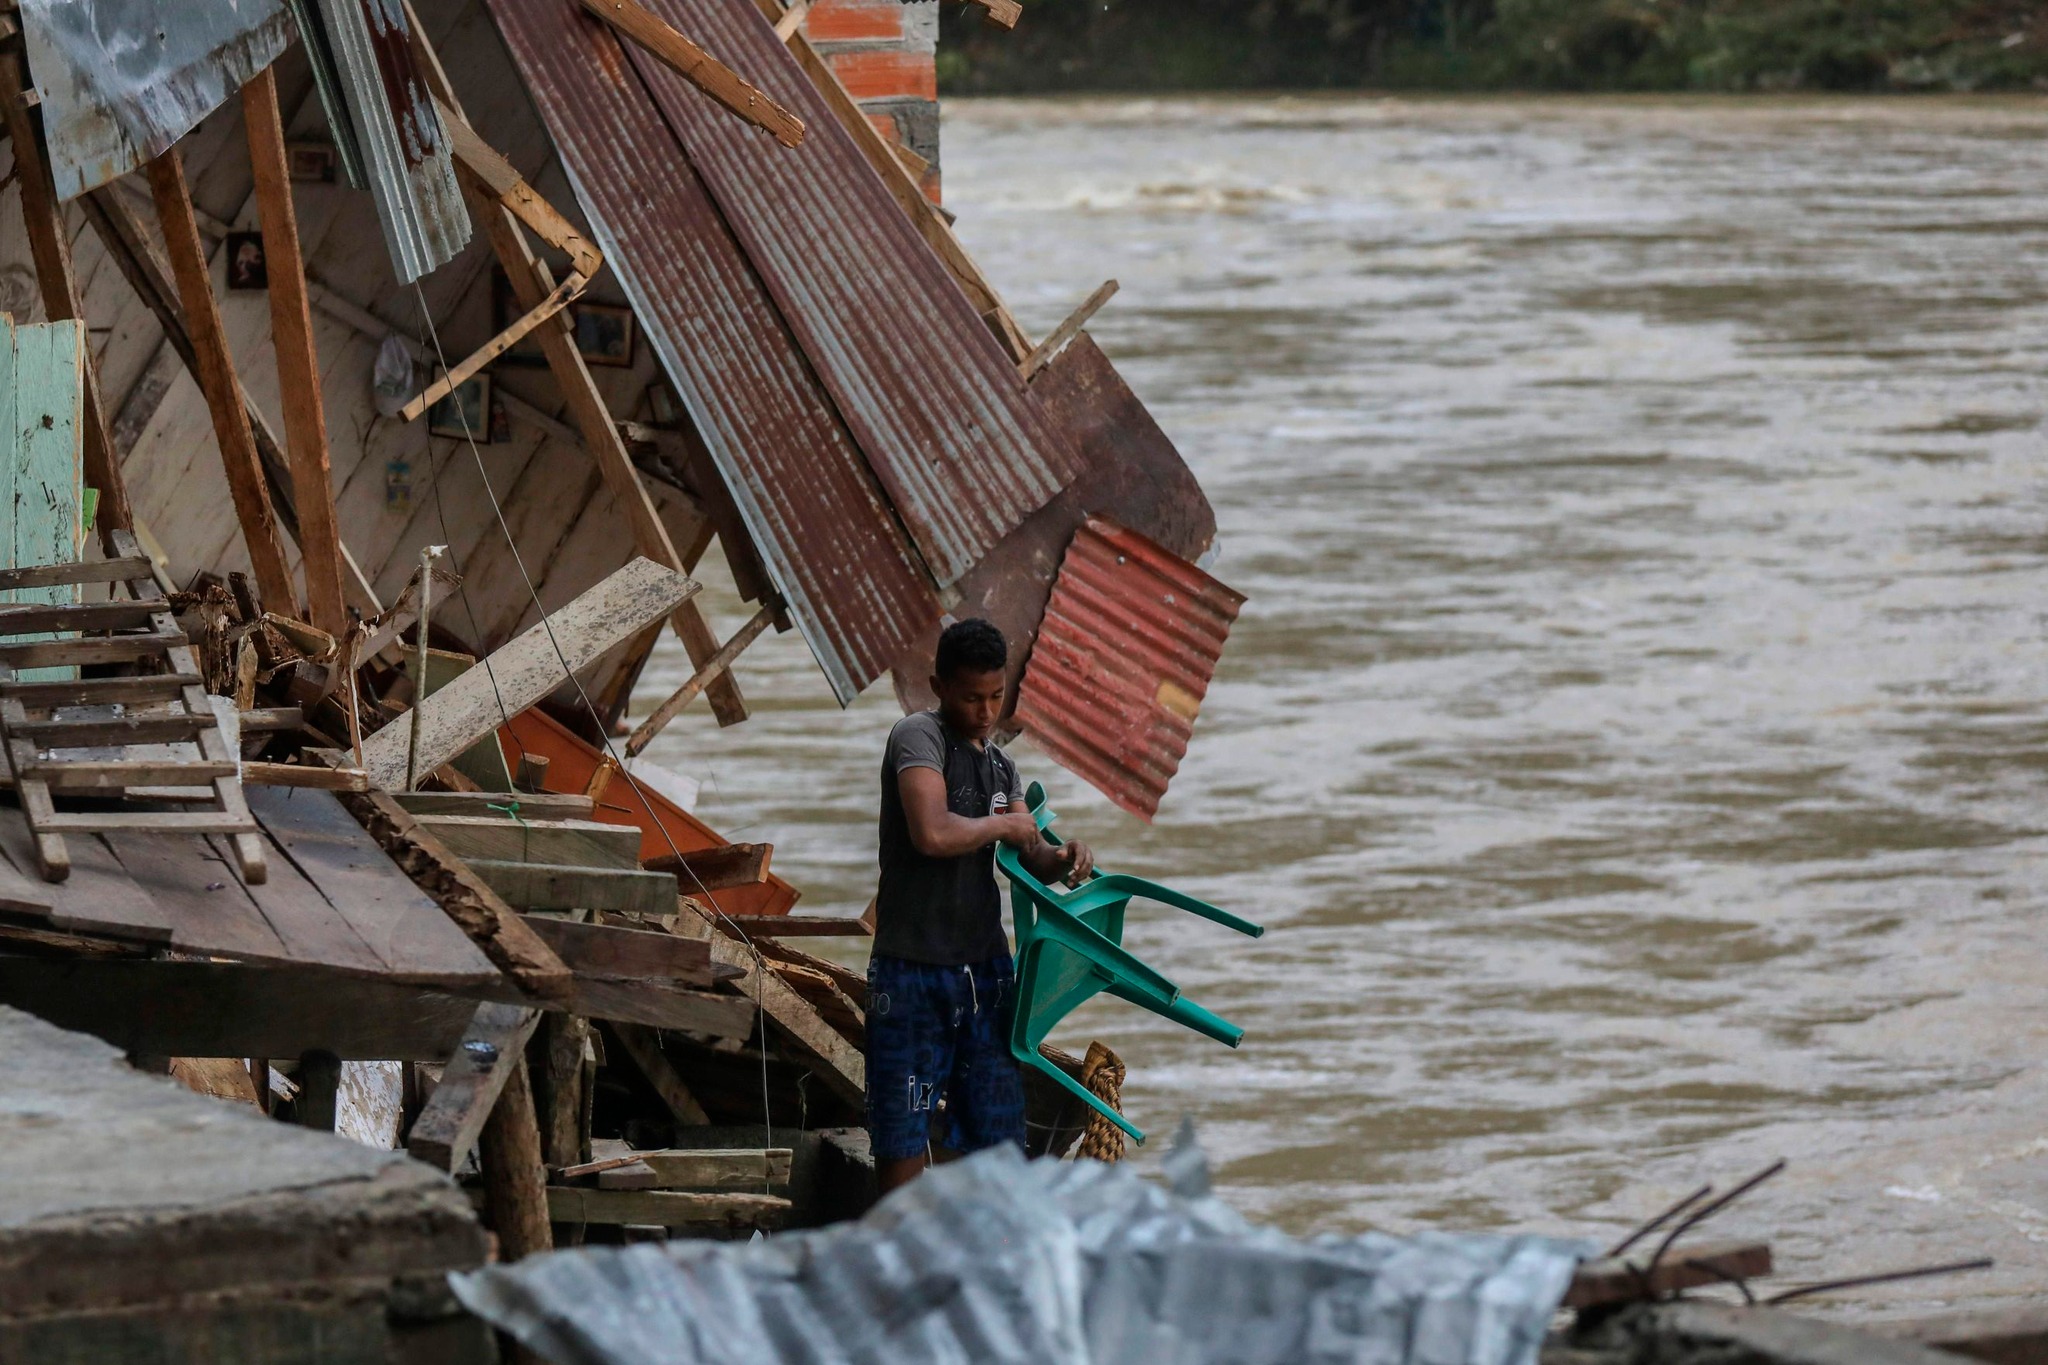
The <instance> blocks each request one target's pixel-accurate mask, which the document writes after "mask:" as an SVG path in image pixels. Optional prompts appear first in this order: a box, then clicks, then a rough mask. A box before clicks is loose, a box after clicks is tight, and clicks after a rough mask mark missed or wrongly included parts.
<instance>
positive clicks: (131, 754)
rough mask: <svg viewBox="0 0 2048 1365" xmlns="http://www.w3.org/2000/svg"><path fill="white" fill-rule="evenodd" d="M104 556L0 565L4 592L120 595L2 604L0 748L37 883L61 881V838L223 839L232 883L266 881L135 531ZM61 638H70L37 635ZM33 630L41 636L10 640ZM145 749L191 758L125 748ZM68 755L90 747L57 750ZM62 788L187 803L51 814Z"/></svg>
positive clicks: (234, 779) (234, 775) (228, 757)
mask: <svg viewBox="0 0 2048 1365" xmlns="http://www.w3.org/2000/svg"><path fill="white" fill-rule="evenodd" d="M114 548H115V551H116V555H117V557H116V558H113V559H108V560H102V561H97V562H94V563H89V564H88V563H80V564H43V565H32V566H29V567H25V568H19V569H0V591H5V590H10V589H15V588H47V587H74V586H77V585H80V584H85V583H107V584H114V583H120V584H124V585H125V586H126V587H127V589H128V597H129V600H127V601H120V600H113V601H106V602H87V603H54V604H43V603H28V604H22V605H0V747H4V748H5V749H6V752H7V766H8V770H9V772H10V773H11V774H12V775H13V778H14V790H15V793H16V795H17V796H18V797H19V798H20V801H21V811H22V814H23V816H25V817H26V818H27V820H28V827H29V833H30V834H32V835H33V836H34V838H35V850H36V861H37V862H38V864H40V866H41V870H42V874H43V877H44V879H45V880H47V881H53V882H61V881H63V880H64V879H65V877H67V876H68V875H70V872H71V855H70V854H69V853H68V852H67V851H66V850H65V847H64V835H66V834H83V833H88V832H97V831H110V830H128V831H135V832H140V833H152V834H226V835H229V836H231V838H232V841H233V844H234V849H235V860H236V861H237V862H238V863H239V864H240V865H241V873H242V880H243V881H244V882H246V883H248V884H249V885H251V886H255V885H258V884H260V883H261V882H262V881H263V880H264V878H265V876H266V875H267V870H266V868H265V867H264V862H263V840H262V838H261V837H260V835H259V834H258V833H257V826H256V821H255V819H254V818H253V817H252V816H251V815H250V814H249V806H248V803H247V802H246V801H245V800H244V799H243V797H242V782H241V778H240V776H239V771H240V770H239V765H238V763H237V761H236V756H235V755H234V754H232V753H230V752H229V751H228V746H227V740H226V738H225V737H224V736H223V735H222V734H221V731H220V726H219V723H218V721H217V720H216V718H215V716H214V712H213V705H212V703H211V702H209V701H208V700H207V694H206V684H205V680H204V679H203V678H202V677H201V676H200V672H199V664H198V661H197V660H196V659H194V658H193V655H192V644H191V641H190V640H189V639H187V638H186V635H185V632H184V631H182V630H180V629H179V628H178V623H177V620H176V618H174V617H173V616H172V615H171V604H170V603H169V602H167V601H166V600H165V599H164V596H163V593H162V592H161V591H159V590H158V588H157V584H156V579H155V576H154V574H153V572H152V570H151V566H150V561H149V559H148V557H147V556H146V555H144V554H143V552H142V549H141V547H140V546H139V545H137V544H136V541H135V538H134V536H133V535H131V534H129V533H128V532H126V531H116V532H114ZM60 631H61V632H67V635H66V638H63V639H51V638H47V637H48V636H49V635H50V634H51V633H52V632H60ZM70 632H75V634H70ZM38 635H40V636H44V637H46V638H42V639H20V638H16V637H21V636H38ZM146 662H153V663H155V664H156V665H157V666H158V667H159V668H160V670H161V671H156V672H142V671H137V672H133V673H129V674H126V675H123V676H118V677H93V678H85V677H79V678H69V679H58V680H53V681H42V680H27V679H23V678H21V677H19V676H18V670H21V669H30V668H47V667H53V666H67V665H69V666H76V665H80V664H131V665H133V664H143V663H146ZM141 745H159V746H168V745H189V746H192V747H194V748H196V750H197V757H196V758H194V757H182V756H178V755H176V754H174V753H165V754H163V755H158V754H148V753H142V752H137V751H136V750H135V749H132V748H131V747H130V746H141ZM77 750H93V751H97V752H93V753H89V754H83V755H81V754H78V753H75V752H72V753H70V754H69V756H66V755H67V751H77ZM159 788H172V789H175V790H170V791H163V790H156V789H159ZM60 792H64V793H73V794H79V795H84V794H90V795H93V796H98V797H121V796H127V797H137V798H142V799H150V800H160V801H166V802H169V801H176V802H181V803H184V804H186V806H187V808H186V809H182V810H76V811H59V810H58V809H57V808H56V804H55V802H54V801H53V799H52V797H53V795H54V794H55V793H60Z"/></svg>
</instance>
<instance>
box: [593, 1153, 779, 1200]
mask: <svg viewBox="0 0 2048 1365" xmlns="http://www.w3.org/2000/svg"><path fill="white" fill-rule="evenodd" d="M793 1156H794V1153H793V1152H792V1151H791V1149H790V1148H788V1147H737V1148H727V1147H665V1148H658V1149H655V1150H652V1151H644V1152H636V1151H633V1150H631V1149H629V1148H627V1147H626V1144H625V1143H623V1142H616V1141H600V1142H597V1143H593V1144H592V1148H591V1157H592V1159H591V1160H590V1161H588V1162H585V1163H583V1164H581V1165H575V1166H567V1167H564V1168H563V1169H561V1170H558V1171H556V1172H555V1177H556V1179H558V1180H565V1181H566V1180H576V1179H580V1178H582V1177H584V1176H593V1175H594V1176H597V1177H598V1182H597V1183H598V1188H599V1189H614V1190H754V1191H757V1192H758V1191H762V1190H763V1189H764V1188H769V1189H772V1188H775V1187H778V1186H786V1185H788V1184H789V1171H790V1165H791V1162H792V1158H793ZM635 1166H638V1167H643V1168H644V1171H645V1173H644V1174H642V1172H640V1171H634V1172H633V1175H632V1176H631V1177H629V1178H628V1179H626V1180H616V1179H614V1180H606V1179H605V1177H606V1176H607V1175H610V1174H613V1173H615V1172H621V1171H626V1170H628V1169H630V1168H632V1167H635ZM650 1182H651V1183H650Z"/></svg>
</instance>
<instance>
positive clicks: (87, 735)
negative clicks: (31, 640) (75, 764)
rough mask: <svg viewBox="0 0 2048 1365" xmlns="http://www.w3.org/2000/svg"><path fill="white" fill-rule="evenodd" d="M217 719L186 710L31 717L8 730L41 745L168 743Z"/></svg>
mask: <svg viewBox="0 0 2048 1365" xmlns="http://www.w3.org/2000/svg"><path fill="white" fill-rule="evenodd" d="M213 723H214V719H213V715H212V713H211V712H209V713H207V714H206V715H203V716H193V715H186V714H184V713H183V712H180V713H177V714H167V715H160V716H151V715H143V716H109V717H107V718H105V719H104V720H102V719H93V720H28V721H21V722H18V723H16V724H14V725H10V726H9V727H7V729H8V733H9V734H11V735H13V736H15V737H16V738H18V739H25V740H27V741H28V742H29V743H31V744H33V745H35V746H36V747H37V748H38V749H88V748H93V747H96V746H104V745H113V744H168V743H173V742H176V741H179V740H183V741H186V742H188V743H189V742H190V741H191V739H192V737H193V736H194V735H196V734H197V733H199V731H200V730H202V729H204V728H205V727H206V726H209V725H212V724H213Z"/></svg>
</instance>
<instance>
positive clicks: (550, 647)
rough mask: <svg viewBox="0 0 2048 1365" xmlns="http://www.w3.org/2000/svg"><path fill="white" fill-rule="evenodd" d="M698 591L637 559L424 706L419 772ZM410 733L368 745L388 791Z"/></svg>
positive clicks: (406, 727) (403, 730)
mask: <svg viewBox="0 0 2048 1365" xmlns="http://www.w3.org/2000/svg"><path fill="white" fill-rule="evenodd" d="M696 593H697V584H696V583H695V582H693V581H691V580H690V579H688V578H685V577H684V576H683V575H682V574H680V573H677V572H676V571H675V570H673V569H665V568H663V567H661V566H660V565H658V564H656V563H654V562H653V561H652V560H648V559H645V558H638V559H635V560H633V561H632V562H631V563H629V564H627V565H626V566H625V567H624V568H622V569H620V570H619V571H618V572H616V573H614V574H612V575H611V576H609V577H608V578H606V579H605V580H604V581H603V582H601V583H599V584H597V585H596V586H595V587H593V588H591V589H590V590H588V591H587V592H585V593H583V594H582V595H581V596H580V597H577V598H576V599H575V600H574V601H572V602H570V603H569V604H568V605H567V606H564V607H562V608H561V609H560V610H558V611H556V612H554V613H553V614H552V615H551V617H550V618H549V620H548V621H547V622H543V623H540V624H537V625H535V626H534V627H533V628H532V629H531V630H528V631H526V632H525V633H524V634H522V635H520V636H519V637H517V638H516V639H514V640H512V641H511V642H510V643H508V644H506V645H504V646H503V647H502V648H500V649H498V650H497V651H496V652H495V653H493V654H492V655H491V656H490V660H489V662H490V667H489V668H488V669H483V668H474V669H471V670H470V671H469V672H467V673H465V674H463V675H462V676H461V677H459V678H457V679H455V680H454V681H453V682H451V683H449V684H448V685H447V686H446V687H443V688H442V689H441V690H440V691H438V692H436V693H434V695H432V696H431V697H427V698H425V699H424V700H422V701H420V702H419V703H418V705H417V706H416V707H415V712H416V714H417V715H418V717H419V725H420V738H419V769H420V771H422V772H428V771H432V770H433V769H435V768H438V767H440V766H441V765H442V764H443V763H446V762H447V761H448V760H450V759H452V758H454V757H455V755H457V754H459V753H461V752H462V751H463V750H464V749H466V748H468V747H469V745H471V744H473V743H474V742H475V741H477V740H478V739H480V738H482V737H483V736H485V735H487V734H490V733H492V732H493V731H494V730H496V729H497V727H498V725H499V723H500V722H501V720H502V719H503V717H504V716H505V714H506V713H508V712H509V713H513V714H516V713H518V712H520V711H524V710H525V709H526V708H527V707H529V706H532V705H533V704H534V703H535V702H537V701H539V700H540V699H541V698H542V697H544V696H546V695H547V694H548V693H550V692H552V691H554V689H555V688H556V687H557V686H559V685H560V684H561V683H562V681H563V677H562V665H563V661H564V660H565V659H566V661H567V663H568V666H569V668H570V669H572V670H575V669H580V668H583V667H586V666H587V665H589V664H591V663H594V662H595V661H596V660H597V659H598V658H599V657H601V656H602V655H603V654H604V652H605V651H606V650H608V649H610V648H611V647H612V646H614V645H616V644H619V643H621V642H623V641H625V640H628V639H630V638H632V637H633V636H634V635H635V634H637V633H638V632H639V631H640V630H641V629H642V628H643V627H645V626H646V625H647V624H648V623H649V622H652V621H658V620H660V619H662V618H663V617H665V616H668V615H669V614H670V613H671V612H673V611H674V610H675V609H676V608H677V607H678V606H680V605H681V604H682V603H684V602H686V601H688V600H689V599H690V598H691V597H693V596H695V595H696ZM558 650H559V653H558V652H557V651H558ZM411 730H412V726H411V724H410V723H409V722H408V723H400V724H393V725H387V726H385V727H384V728H383V729H382V730H379V731H378V732H377V733H376V734H375V735H373V736H371V737H370V738H369V739H368V740H367V741H365V742H364V744H363V767H364V769H365V770H366V771H368V772H369V774H370V780H371V781H372V782H374V783H376V784H377V785H378V786H380V787H384V788H386V789H390V788H396V787H399V786H401V785H403V783H404V781H405V772H406V747H407V737H408V735H409V734H410V732H411Z"/></svg>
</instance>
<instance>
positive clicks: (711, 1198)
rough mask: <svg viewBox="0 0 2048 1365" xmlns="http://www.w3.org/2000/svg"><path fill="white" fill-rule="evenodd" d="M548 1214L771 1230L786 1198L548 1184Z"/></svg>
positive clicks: (781, 1217) (779, 1221)
mask: <svg viewBox="0 0 2048 1365" xmlns="http://www.w3.org/2000/svg"><path fill="white" fill-rule="evenodd" d="M547 1198H548V1216H549V1217H551V1218H553V1219H554V1220H555V1221H556V1222H558V1223H612V1224H619V1223H637V1224H652V1225H658V1226H661V1227H667V1228H693V1229H701V1228H703V1227H706V1226H712V1227H723V1228H727V1229H730V1230H732V1231H736V1232H737V1231H745V1230H747V1229H749V1228H759V1229H761V1230H762V1231H764V1232H773V1231H775V1230H776V1229H777V1228H780V1227H781V1226H782V1225H783V1223H784V1222H786V1221H787V1220H788V1218H789V1201H788V1200H787V1199H783V1198H781V1197H780V1196H778V1195H772V1194H732V1193H727V1194H698V1193H686V1192H683V1191H679V1190H586V1189H581V1188H578V1187H576V1186H572V1185H551V1186H549V1187H548V1194H547Z"/></svg>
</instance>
